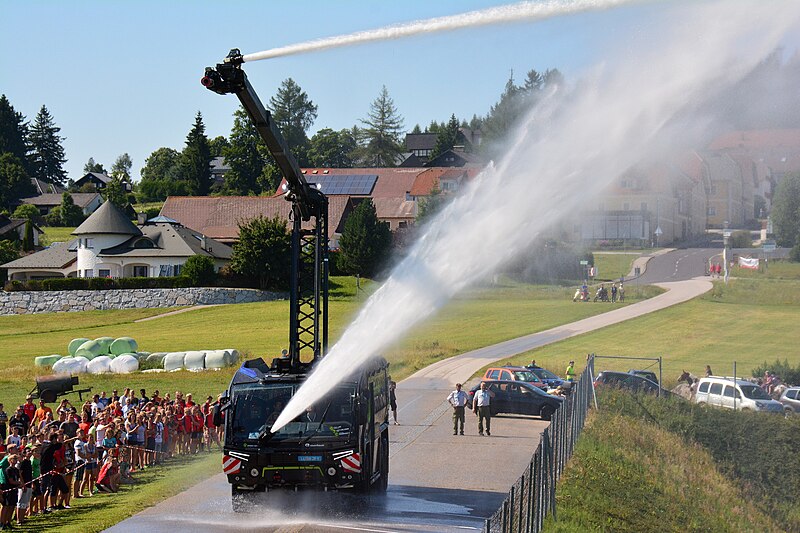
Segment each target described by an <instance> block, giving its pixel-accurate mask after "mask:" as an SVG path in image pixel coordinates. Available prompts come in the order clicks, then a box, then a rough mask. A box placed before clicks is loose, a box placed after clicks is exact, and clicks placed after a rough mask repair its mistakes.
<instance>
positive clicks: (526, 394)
mask: <svg viewBox="0 0 800 533" xmlns="http://www.w3.org/2000/svg"><path fill="white" fill-rule="evenodd" d="M483 383H486V385H487V387H488V389H489V390H490V391H492V392H494V394H495V396H494V398H492V401H491V403H490V404H489V407H490V411H491V413H492V416H494V415H496V414H500V413H502V414H516V415H538V416H540V417H541V418H542V420H550V417H551V416H553V413H555V412H556V409H558V408H559V407H561V404H562V403H564V398H562V397H560V396H553V395H552V394H547V393H546V392H544V391H542V389H540V388H539V387H536V386H535V385H534V384H533V383H528V382H527V381H494V380H483ZM480 387H481V386H480V383H479V384H478V385H476V386H475V387H473V388H472V390H470V391H469V392H468V393H467V395H468V399H467V407H469V408H470V409H472V400H473V398H475V393H476V392H477V391H478V389H480Z"/></svg>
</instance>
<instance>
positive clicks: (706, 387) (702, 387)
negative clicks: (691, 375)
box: [698, 381, 708, 392]
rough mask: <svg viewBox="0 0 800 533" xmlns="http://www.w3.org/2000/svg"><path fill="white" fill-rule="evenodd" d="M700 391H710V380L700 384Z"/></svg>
mask: <svg viewBox="0 0 800 533" xmlns="http://www.w3.org/2000/svg"><path fill="white" fill-rule="evenodd" d="M698 392H708V381H706V382H705V383H701V384H700V389H698Z"/></svg>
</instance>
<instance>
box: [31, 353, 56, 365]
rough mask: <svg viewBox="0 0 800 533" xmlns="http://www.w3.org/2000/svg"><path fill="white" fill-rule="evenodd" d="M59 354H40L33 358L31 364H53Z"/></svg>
mask: <svg viewBox="0 0 800 533" xmlns="http://www.w3.org/2000/svg"><path fill="white" fill-rule="evenodd" d="M61 358H62V357H61V356H60V355H56V354H53V355H41V356H39V357H37V358H35V359H34V360H33V364H34V365H36V366H53V365H54V364H55V363H56V361H58V360H59V359H61Z"/></svg>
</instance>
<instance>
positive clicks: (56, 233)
mask: <svg viewBox="0 0 800 533" xmlns="http://www.w3.org/2000/svg"><path fill="white" fill-rule="evenodd" d="M42 231H44V235H42V236H41V237H40V238H39V244H40V245H42V246H50V245H51V244H53V243H54V242H68V241H70V240H72V239H73V237H72V235H70V234H71V233H72V232H73V231H75V228H56V227H53V226H42Z"/></svg>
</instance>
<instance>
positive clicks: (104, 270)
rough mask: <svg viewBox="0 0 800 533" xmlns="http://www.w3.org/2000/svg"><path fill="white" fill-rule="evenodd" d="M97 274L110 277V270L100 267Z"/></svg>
mask: <svg viewBox="0 0 800 533" xmlns="http://www.w3.org/2000/svg"><path fill="white" fill-rule="evenodd" d="M97 275H98V276H100V277H101V278H110V277H111V270H109V269H107V268H101V269H100V270H98V271H97Z"/></svg>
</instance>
